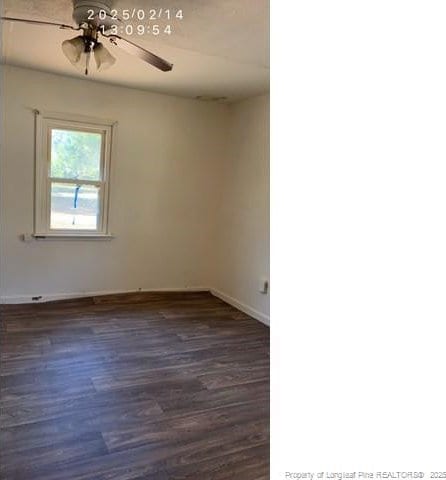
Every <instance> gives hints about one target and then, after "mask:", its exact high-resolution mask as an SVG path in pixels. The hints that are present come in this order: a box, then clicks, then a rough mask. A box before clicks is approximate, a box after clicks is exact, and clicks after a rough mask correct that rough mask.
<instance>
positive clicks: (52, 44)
mask: <svg viewBox="0 0 446 480" xmlns="http://www.w3.org/2000/svg"><path fill="white" fill-rule="evenodd" d="M3 6H4V9H3V15H6V16H15V17H20V18H28V19H37V20H49V21H55V22H60V23H69V24H73V21H72V17H71V15H72V10H73V8H72V0H4V1H3ZM114 8H116V9H117V10H118V12H119V13H121V12H122V10H123V9H126V8H131V9H133V8H136V9H139V8H141V9H144V10H145V11H147V10H148V9H149V8H155V9H156V8H158V9H159V8H163V9H166V8H170V9H171V10H177V9H179V8H181V9H182V10H183V14H184V18H183V20H176V21H175V22H171V24H172V29H173V33H172V35H170V36H169V35H160V36H157V37H153V36H151V35H149V34H145V35H142V36H139V35H133V36H132V37H128V38H130V39H131V40H132V41H134V42H135V43H138V44H140V45H141V46H142V47H145V48H147V49H148V50H151V51H153V52H154V53H156V54H157V55H159V56H161V57H163V58H165V59H166V60H168V61H170V62H171V63H173V64H174V68H173V71H171V72H160V71H158V70H157V69H155V68H153V67H150V66H147V65H146V64H145V63H144V62H142V61H141V60H139V59H137V58H136V57H132V56H130V55H128V54H127V53H125V52H122V51H121V50H120V49H118V48H117V47H115V46H113V45H110V47H108V46H107V48H109V50H110V51H111V53H112V54H113V55H114V56H115V57H116V58H117V60H118V61H117V63H116V64H115V65H114V66H113V67H112V68H111V69H109V70H107V71H105V72H96V71H94V70H93V71H92V74H91V78H92V79H95V80H98V81H102V82H108V83H113V84H119V85H125V86H130V87H136V88H142V89H147V90H152V91H158V92H162V93H169V94H173V95H181V96H189V97H195V96H198V95H211V96H218V97H220V96H225V97H228V99H229V101H234V100H238V99H241V98H245V97H249V96H252V95H257V94H260V93H264V92H267V91H268V89H269V0H188V1H185V0H170V1H169V0H151V1H150V2H148V1H147V0H115V2H114ZM126 23H133V24H134V25H135V26H136V25H137V24H138V23H141V22H138V20H136V21H131V22H126ZM143 23H145V24H147V22H143ZM76 34H77V32H71V31H69V30H59V29H58V28H56V27H42V26H35V25H26V24H19V23H12V22H3V35H2V38H3V45H2V57H3V58H2V61H3V62H5V63H8V64H12V65H18V66H24V67H29V68H34V69H38V70H44V71H48V72H54V73H59V74H65V75H70V76H82V75H81V74H80V73H78V71H77V70H76V69H75V68H74V67H73V66H72V65H71V64H70V63H69V62H68V61H67V59H66V58H65V56H64V55H63V53H62V51H61V48H60V45H61V42H62V41H63V40H65V39H67V38H72V37H74V36H76ZM123 36H124V35H123ZM107 45H108V44H107Z"/></svg>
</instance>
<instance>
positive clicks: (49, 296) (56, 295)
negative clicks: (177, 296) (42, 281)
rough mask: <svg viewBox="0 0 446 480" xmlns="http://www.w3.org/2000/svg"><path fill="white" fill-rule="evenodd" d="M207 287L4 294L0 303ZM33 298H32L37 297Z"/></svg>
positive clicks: (189, 289) (186, 290) (197, 290)
mask: <svg viewBox="0 0 446 480" xmlns="http://www.w3.org/2000/svg"><path fill="white" fill-rule="evenodd" d="M209 291H210V289H209V288H208V287H174V288H147V289H145V288H143V289H137V290H103V291H99V292H77V293H47V294H38V295H5V296H2V297H0V304H3V305H12V304H20V303H45V302H54V301H56V300H69V299H71V298H82V297H99V296H101V295H119V294H120V293H140V292H141V293H146V292H209ZM37 297H38V299H37V300H33V298H37Z"/></svg>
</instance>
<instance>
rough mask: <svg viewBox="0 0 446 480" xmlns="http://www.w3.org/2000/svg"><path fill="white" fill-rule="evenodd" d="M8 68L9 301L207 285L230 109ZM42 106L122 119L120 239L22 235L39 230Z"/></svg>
mask: <svg viewBox="0 0 446 480" xmlns="http://www.w3.org/2000/svg"><path fill="white" fill-rule="evenodd" d="M1 68H2V77H3V78H2V80H3V81H2V87H3V104H4V106H3V118H4V119H5V121H4V122H3V123H4V124H3V125H2V137H3V138H2V140H3V141H2V150H1V185H0V187H1V192H0V195H1V196H0V208H1V210H0V220H1V228H0V269H1V271H0V291H1V292H0V296H1V299H2V300H3V301H13V300H14V298H19V299H30V297H32V296H38V295H43V296H44V297H45V296H47V295H51V296H53V297H54V296H57V295H59V296H61V297H63V296H65V295H68V294H69V295H73V294H82V293H84V292H85V293H91V292H112V291H128V290H137V289H139V288H141V289H143V290H146V289H148V290H150V289H175V288H189V287H201V286H208V285H207V282H208V281H209V279H208V276H207V272H208V271H209V266H208V263H209V262H210V261H211V260H212V251H213V246H212V244H211V242H210V241H209V239H210V234H211V232H210V230H211V228H214V227H213V225H215V215H216V211H217V206H218V204H217V202H218V197H217V195H216V194H215V192H217V191H219V189H220V178H221V169H222V168H223V166H224V165H225V160H226V147H227V133H228V120H229V111H228V110H229V109H228V106H227V105H220V104H208V103H205V102H199V101H195V100H189V99H182V98H176V97H171V96H166V95H159V94H151V93H148V92H145V91H139V90H134V89H127V88H122V87H114V86H109V85H104V84H99V83H95V82H93V81H88V80H79V79H72V78H68V77H62V76H57V75H53V74H47V73H42V72H37V71H33V70H29V69H22V68H17V67H11V66H2V67H1ZM160 75H162V73H160ZM33 109H40V110H49V111H57V112H67V113H74V114H82V115H90V116H94V117H99V118H101V117H103V118H107V119H115V120H116V121H118V127H117V142H116V145H117V148H116V151H115V155H114V159H113V167H112V184H111V209H110V226H111V231H112V233H113V234H114V235H115V236H116V238H114V239H113V240H110V241H102V240H101V241H97V240H96V241H93V240H38V241H32V242H31V243H25V242H23V241H22V240H21V238H20V236H21V235H22V234H24V233H31V232H32V231H33V204H34V198H33V197H34V113H33Z"/></svg>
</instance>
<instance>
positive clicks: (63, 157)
mask: <svg viewBox="0 0 446 480" xmlns="http://www.w3.org/2000/svg"><path fill="white" fill-rule="evenodd" d="M113 125H114V124H113V122H109V121H104V120H97V119H91V118H88V119H87V118H84V117H79V116H67V115H59V114H43V113H37V122H36V127H37V128H36V135H37V137H36V205H35V232H34V234H35V236H92V237H97V236H109V235H108V234H109V232H108V197H109V179H110V154H111V140H112V130H113Z"/></svg>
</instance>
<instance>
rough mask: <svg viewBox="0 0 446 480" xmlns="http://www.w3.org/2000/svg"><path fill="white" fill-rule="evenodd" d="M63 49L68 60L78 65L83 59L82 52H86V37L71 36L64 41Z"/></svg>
mask: <svg viewBox="0 0 446 480" xmlns="http://www.w3.org/2000/svg"><path fill="white" fill-rule="evenodd" d="M62 51H63V53H64V54H65V56H66V57H67V58H68V60H69V61H70V62H71V63H72V64H73V65H74V66H75V67H78V66H79V63H80V61H81V57H82V53H84V52H85V42H84V37H82V35H79V36H78V37H74V38H71V39H70V40H65V41H64V42H62Z"/></svg>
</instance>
